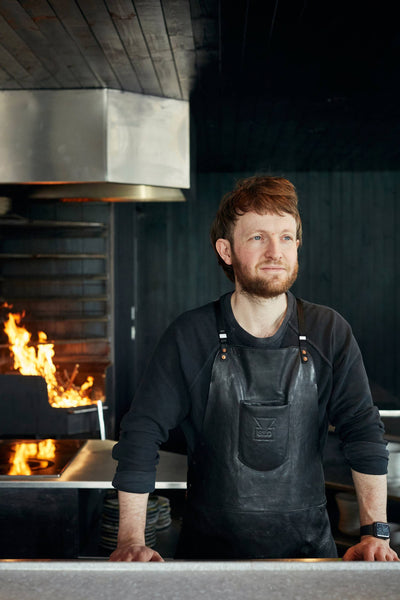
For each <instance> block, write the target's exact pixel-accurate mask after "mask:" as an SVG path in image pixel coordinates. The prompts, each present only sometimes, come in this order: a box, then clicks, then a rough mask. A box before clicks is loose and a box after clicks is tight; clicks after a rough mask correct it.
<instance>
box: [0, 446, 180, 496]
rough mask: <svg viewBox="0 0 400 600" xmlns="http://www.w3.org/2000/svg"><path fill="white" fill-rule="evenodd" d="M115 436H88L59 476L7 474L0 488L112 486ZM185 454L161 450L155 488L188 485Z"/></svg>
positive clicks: (172, 487) (114, 467) (0, 480)
mask: <svg viewBox="0 0 400 600" xmlns="http://www.w3.org/2000/svg"><path fill="white" fill-rule="evenodd" d="M115 444H116V442H115V441H114V440H87V443H86V444H85V445H84V446H83V448H82V449H81V450H80V451H79V452H78V454H77V455H76V456H75V458H74V459H73V460H72V462H71V463H70V464H69V465H68V466H67V468H66V469H65V471H64V472H63V473H62V475H61V476H60V477H54V478H49V477H46V478H40V477H29V476H28V477H18V478H14V477H7V476H3V477H2V478H1V479H0V489H1V488H7V489H10V488H19V489H20V488H52V489H57V488H95V489H108V488H112V485H111V481H112V478H113V477H114V473H115V469H116V466H117V462H116V461H115V460H114V459H113V458H112V456H111V451H112V448H113V446H114V445H115ZM186 473H187V466H186V456H184V455H182V454H176V453H173V452H164V451H160V462H159V465H158V467H157V477H156V489H186Z"/></svg>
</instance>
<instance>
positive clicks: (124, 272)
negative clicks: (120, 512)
mask: <svg viewBox="0 0 400 600" xmlns="http://www.w3.org/2000/svg"><path fill="white" fill-rule="evenodd" d="M250 174H251V175H252V174H253V173H199V174H197V176H195V179H194V181H192V188H191V190H190V192H188V194H187V201H186V202H185V203H179V204H141V205H135V204H131V205H124V206H115V207H114V209H115V214H116V225H117V228H118V227H119V228H120V230H119V232H118V231H117V235H116V239H118V245H119V247H120V254H119V258H117V261H122V262H120V265H121V269H120V271H119V275H118V269H116V275H117V280H118V278H120V282H122V285H121V284H120V285H119V287H118V285H117V303H121V302H122V304H124V303H125V305H126V308H125V313H121V315H120V316H118V315H117V321H116V330H117V332H119V337H118V340H119V344H118V345H117V351H118V348H119V351H118V352H119V360H118V357H117V363H116V364H117V365H119V370H122V371H123V372H124V373H125V375H124V377H125V384H124V386H123V387H121V388H120V391H119V397H118V407H119V418H120V417H121V416H122V415H123V413H124V412H125V411H126V410H127V409H128V407H129V404H130V402H131V397H132V395H133V393H134V389H135V387H136V385H137V383H138V380H139V378H140V376H141V374H142V373H143V370H144V368H145V366H146V364H147V362H148V360H149V358H150V356H151V353H152V351H153V350H154V347H155V345H156V343H157V340H158V338H159V336H160V335H161V333H162V332H163V330H164V329H165V328H166V326H167V325H168V324H169V323H170V322H171V321H172V319H174V318H175V317H176V316H177V315H178V314H180V313H181V312H182V311H184V310H188V309H190V308H193V307H195V306H198V305H201V304H203V303H206V302H209V301H212V300H213V299H215V298H217V297H218V296H219V295H220V294H222V293H224V292H225V291H228V290H229V289H231V288H232V286H231V283H230V282H229V280H228V279H227V278H226V276H225V275H224V274H223V271H222V269H221V268H220V267H218V265H217V262H216V258H215V255H214V251H213V249H212V247H211V244H210V242H209V235H208V233H209V228H210V224H211V222H212V219H213V217H214V214H215V212H216V210H217V207H218V204H219V202H220V199H221V197H222V195H223V194H224V193H225V192H227V191H228V190H229V189H231V187H232V186H233V185H234V182H235V181H236V180H237V179H238V178H240V177H242V176H246V175H250ZM274 174H278V175H282V176H285V177H288V178H289V179H290V180H291V181H293V183H294V184H295V186H296V188H297V191H298V194H299V202H300V210H301V213H302V219H303V226H304V241H303V246H302V248H301V250H300V255H299V261H300V271H299V277H298V281H297V282H296V284H295V286H294V288H293V291H294V292H295V293H296V294H298V295H299V296H301V297H303V298H306V299H308V300H311V301H314V302H317V303H321V304H327V305H329V306H332V307H333V308H335V309H336V310H338V311H339V312H340V313H341V314H342V315H343V316H344V317H345V318H346V319H347V320H348V321H349V322H350V323H351V325H352V327H353V330H354V333H355V336H356V338H357V340H358V342H359V344H360V347H361V350H362V352H363V355H364V360H365V364H366V367H367V371H368V374H369V377H370V380H371V382H372V385H373V387H374V392H375V395H376V399H377V402H378V403H380V404H381V406H382V407H385V406H386V404H387V402H388V400H389V399H390V398H388V397H387V395H389V396H390V395H394V396H398V395H399V392H400V374H399V372H398V369H397V364H398V361H399V350H398V343H397V340H398V337H399V333H400V328H399V316H398V304H399V284H398V281H397V277H396V275H397V269H398V267H397V265H398V263H399V258H400V240H399V236H398V235H397V232H398V230H399V225H400V207H399V205H398V200H397V199H398V197H399V192H400V175H399V173H397V172H395V171H387V172H385V171H374V172H282V173H279V172H274ZM118 223H119V225H118ZM128 254H130V257H129V259H128V256H127V255H128ZM116 256H117V257H118V254H116ZM134 265H136V269H137V271H136V273H135V275H133V273H134ZM117 283H118V281H117ZM125 284H126V285H125ZM131 302H132V303H133V304H135V307H136V322H135V325H136V339H135V341H134V342H133V341H132V340H131V339H130V329H129V318H128V317H129V305H130V303H131ZM123 314H125V318H123V316H122V315H123ZM194 343H195V341H194ZM127 373H129V377H128V379H129V381H128V380H127ZM383 390H384V391H385V394H384V395H382V394H383ZM117 421H118V416H117Z"/></svg>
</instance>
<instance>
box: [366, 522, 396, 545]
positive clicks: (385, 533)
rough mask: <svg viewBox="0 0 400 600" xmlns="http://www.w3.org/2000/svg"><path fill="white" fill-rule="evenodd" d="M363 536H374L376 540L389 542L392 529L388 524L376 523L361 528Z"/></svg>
mask: <svg viewBox="0 0 400 600" xmlns="http://www.w3.org/2000/svg"><path fill="white" fill-rule="evenodd" d="M362 535H373V536H374V537H376V538H380V539H383V540H387V539H389V538H390V527H389V525H388V524H387V523H382V522H380V521H376V522H375V523H371V524H370V525H363V526H362V527H360V536H362Z"/></svg>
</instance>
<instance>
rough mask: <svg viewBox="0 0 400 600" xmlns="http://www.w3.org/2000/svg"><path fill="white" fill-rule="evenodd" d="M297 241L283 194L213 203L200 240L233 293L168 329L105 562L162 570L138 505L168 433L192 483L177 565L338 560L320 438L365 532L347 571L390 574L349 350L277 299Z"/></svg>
mask: <svg viewBox="0 0 400 600" xmlns="http://www.w3.org/2000/svg"><path fill="white" fill-rule="evenodd" d="M301 235H302V230H301V220H300V216H299V213H298V207H297V195H296V191H295V189H294V187H293V185H292V184H291V183H290V182H289V181H287V180H286V179H283V178H279V177H276V178H275V177H253V178H249V179H245V180H243V181H241V182H239V183H238V184H237V185H236V188H235V189H234V190H233V191H232V192H231V193H229V194H227V195H226V196H225V197H224V199H223V200H222V203H221V206H220V208H219V210H218V213H217V216H216V219H215V221H214V224H213V226H212V231H211V238H212V242H213V245H214V247H215V250H216V252H217V256H218V260H219V263H220V264H221V265H222V267H223V269H224V270H225V272H226V274H227V275H228V277H229V278H230V279H231V280H232V281H233V282H234V284H235V290H234V292H233V293H232V294H226V295H225V296H223V297H222V298H221V299H220V300H219V301H218V302H215V303H211V304H208V305H206V306H204V307H201V308H199V309H196V310H193V311H189V312H187V313H185V314H184V315H181V317H179V318H178V319H177V320H176V321H175V322H174V323H173V324H172V325H171V326H170V327H169V329H168V330H167V331H166V333H165V334H164V336H163V337H162V339H161V341H160V343H159V345H158V348H157V349H156V352H155V355H154V357H153V359H152V361H151V363H150V365H149V368H148V371H147V373H146V375H145V377H144V379H143V381H142V383H141V385H140V386H139V389H138V391H137V394H136V398H135V400H134V402H133V404H132V407H131V410H130V411H129V413H128V414H127V415H126V417H125V418H124V420H123V423H122V433H121V438H120V441H119V443H118V444H117V445H116V446H115V448H114V451H113V455H114V457H115V458H116V459H118V460H119V465H118V469H117V473H116V476H115V478H114V482H113V483H114V486H115V487H116V488H117V489H118V490H119V500H120V527H119V536H118V547H117V549H116V550H115V551H114V552H113V554H112V555H111V557H110V558H111V560H142V561H147V560H158V561H159V560H162V558H161V557H160V556H159V554H158V553H156V552H155V551H153V550H152V549H150V548H147V547H146V546H145V541H144V527H145V519H146V506H147V494H148V492H150V491H152V490H153V489H154V481H155V465H156V463H157V451H158V448H159V445H160V444H161V443H162V442H163V441H165V440H166V439H167V438H168V431H169V430H170V429H172V428H174V427H176V426H177V425H178V424H180V425H181V427H182V429H183V431H184V433H185V436H186V439H187V446H188V464H189V471H188V493H187V503H186V504H187V506H186V513H185V516H184V522H183V527H182V533H181V538H180V541H179V544H178V550H177V557H180V558H192V559H207V558H208V559H212V558H215V559H236V558H239V559H251V558H307V557H309V558H314V557H320V558H324V557H326V558H328V557H335V556H336V548H335V544H334V541H333V538H332V535H331V531H330V526H329V520H328V516H327V513H326V509H325V503H326V500H325V492H324V477H323V470H322V452H323V448H324V444H325V441H326V437H327V432H328V423H332V425H334V426H335V427H336V431H337V433H338V434H339V435H340V437H341V440H342V442H343V448H344V454H345V456H346V458H347V460H348V462H349V463H350V465H351V467H352V473H353V480H354V485H355V488H356V492H357V497H358V502H359V510H360V522H361V525H362V526H372V527H371V531H370V530H369V528H368V527H367V529H366V531H362V532H361V533H362V534H367V535H362V537H361V541H360V542H359V543H358V544H357V545H355V546H354V547H352V548H350V549H349V550H348V551H347V553H346V555H345V559H347V560H382V561H389V560H390V561H391V560H398V558H397V555H396V553H395V552H394V551H393V550H392V549H391V548H390V546H389V541H388V539H382V537H375V536H376V535H382V531H383V535H384V537H385V534H386V531H385V530H386V526H385V523H386V475H385V473H386V469H387V458H388V457H387V451H386V445H385V442H384V440H383V437H382V434H383V427H382V424H381V421H380V419H379V413H378V411H377V409H376V408H375V407H374V406H373V404H372V400H371V395H370V391H369V387H368V380H367V377H366V374H365V370H364V367H363V362H362V358H361V354H360V351H359V348H358V346H357V344H356V342H355V340H354V338H353V336H352V333H351V329H350V327H349V325H348V324H347V323H346V322H345V321H344V319H343V318H342V317H340V315H338V314H337V313H336V312H335V311H333V310H332V309H329V308H327V307H322V306H318V305H315V304H311V303H309V302H305V301H300V300H297V299H296V298H295V297H294V296H293V294H291V292H289V288H290V287H291V285H292V284H293V283H294V281H295V279H296V276H297V270H298V262H297V251H298V247H299V245H300V243H301ZM377 522H378V523H383V525H382V524H381V525H378V526H376V525H375V526H373V524H374V523H377ZM374 527H375V528H376V527H378V529H380V531H378V533H377V532H376V531H375V530H374Z"/></svg>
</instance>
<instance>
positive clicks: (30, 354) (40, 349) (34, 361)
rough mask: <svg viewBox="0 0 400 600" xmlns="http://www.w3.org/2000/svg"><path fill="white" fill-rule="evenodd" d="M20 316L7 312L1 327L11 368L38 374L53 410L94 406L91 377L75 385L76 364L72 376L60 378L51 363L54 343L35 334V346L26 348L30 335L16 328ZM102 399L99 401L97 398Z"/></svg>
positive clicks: (28, 373)
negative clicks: (44, 382) (44, 384)
mask: <svg viewBox="0 0 400 600" xmlns="http://www.w3.org/2000/svg"><path fill="white" fill-rule="evenodd" d="M23 316H24V314H23V313H22V314H20V313H11V312H10V313H8V319H7V321H6V322H5V324H4V331H5V333H6V334H7V337H8V341H9V348H10V350H11V352H12V354H13V356H14V369H15V370H16V371H18V372H19V373H21V375H40V376H41V377H43V378H44V379H45V380H46V383H47V392H48V397H49V403H50V405H51V406H52V407H54V408H71V407H76V406H85V405H89V404H95V403H96V402H97V401H98V400H99V398H97V397H96V398H94V399H93V398H92V397H91V394H92V393H93V382H94V378H93V377H92V376H88V377H87V379H86V381H85V382H84V383H83V384H82V385H80V386H77V385H75V384H74V380H75V378H76V376H77V374H78V370H79V365H75V368H74V370H73V373H72V374H71V375H69V374H68V373H67V371H64V373H63V375H61V373H59V372H58V371H57V368H56V366H55V364H54V362H53V357H54V355H55V351H54V344H52V343H49V342H47V335H46V334H45V333H44V332H43V331H39V332H38V343H37V345H36V347H35V346H34V345H30V341H31V333H30V332H29V331H28V330H27V329H26V328H25V327H23V326H22V325H20V323H21V320H22V318H23ZM101 399H102V400H103V398H101Z"/></svg>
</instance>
